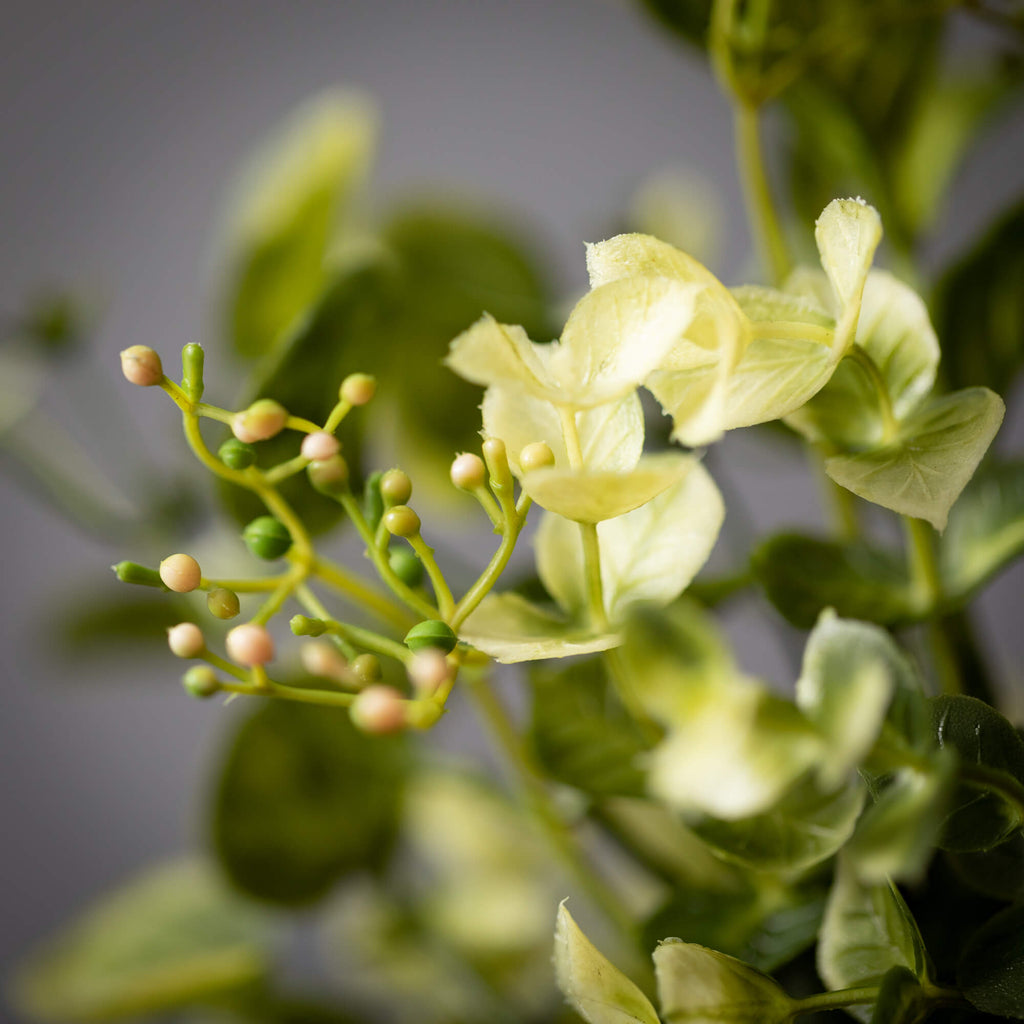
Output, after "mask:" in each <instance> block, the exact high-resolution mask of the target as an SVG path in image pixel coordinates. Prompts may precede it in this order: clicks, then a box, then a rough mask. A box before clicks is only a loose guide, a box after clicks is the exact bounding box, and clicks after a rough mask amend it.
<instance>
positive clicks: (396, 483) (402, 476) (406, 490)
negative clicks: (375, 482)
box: [380, 469, 412, 508]
mask: <svg viewBox="0 0 1024 1024" xmlns="http://www.w3.org/2000/svg"><path fill="white" fill-rule="evenodd" d="M380 495H381V497H382V498H383V499H384V504H385V505H387V506H388V507H389V508H390V507H391V506H392V505H405V504H406V503H407V502H408V501H409V499H410V498H411V497H412V481H411V480H410V479H409V476H408V474H407V473H404V472H403V471H402V470H400V469H389V470H388V471H387V472H386V473H385V474H384V475H383V476H382V477H381V478H380Z"/></svg>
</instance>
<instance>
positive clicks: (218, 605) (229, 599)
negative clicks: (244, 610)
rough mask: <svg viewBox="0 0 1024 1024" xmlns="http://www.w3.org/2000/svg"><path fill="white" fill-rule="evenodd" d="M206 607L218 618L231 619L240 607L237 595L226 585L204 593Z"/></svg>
mask: <svg viewBox="0 0 1024 1024" xmlns="http://www.w3.org/2000/svg"><path fill="white" fill-rule="evenodd" d="M206 607H207V608H208V609H209V611H210V614H211V615H213V616H215V617H216V618H218V619H233V618H234V617H235V616H236V615H237V614H238V612H239V610H240V609H241V605H240V604H239V601H238V595H237V594H236V593H235V592H234V591H233V590H228V589H227V587H216V588H215V589H213V590H211V591H210V592H209V593H208V594H207V595H206Z"/></svg>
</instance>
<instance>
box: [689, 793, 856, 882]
mask: <svg viewBox="0 0 1024 1024" xmlns="http://www.w3.org/2000/svg"><path fill="white" fill-rule="evenodd" d="M863 806H864V786H863V784H861V783H860V782H854V783H851V784H850V785H848V786H847V787H846V788H844V789H840V790H839V791H838V792H836V793H822V792H821V790H820V789H819V788H818V787H817V786H816V785H815V784H814V783H813V781H811V780H806V781H803V782H801V783H799V784H798V785H797V786H796V787H794V789H793V790H791V791H790V792H789V793H787V794H786V796H785V797H784V798H783V799H782V800H780V801H779V802H778V803H777V804H776V805H775V806H774V807H773V808H772V809H771V810H769V811H766V812H765V813H764V814H758V815H755V816H754V817H752V818H745V819H742V820H740V821H723V820H721V819H718V818H702V819H700V820H699V821H695V822H693V824H692V827H693V830H694V831H695V832H696V833H697V835H699V836H700V837H701V839H703V840H704V842H706V843H707V844H708V845H709V846H711V847H713V848H714V849H715V850H717V851H718V853H719V854H720V855H721V856H722V857H725V858H727V859H728V860H731V861H734V862H736V863H739V864H743V865H747V866H749V867H752V868H756V869H759V870H763V871H792V872H798V871H803V870H805V869H807V868H810V867H812V866H813V865H815V864H819V863H821V861H823V860H826V859H827V858H829V857H831V856H832V855H833V854H834V853H836V851H837V850H839V849H840V847H842V846H843V844H844V843H845V842H846V841H847V840H848V839H849V838H850V836H851V835H852V834H853V830H854V826H855V824H856V821H857V817H858V815H859V814H860V812H861V808H862V807H863Z"/></svg>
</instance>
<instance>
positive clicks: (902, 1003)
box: [871, 966, 928, 1024]
mask: <svg viewBox="0 0 1024 1024" xmlns="http://www.w3.org/2000/svg"><path fill="white" fill-rule="evenodd" d="M927 1005H928V1000H927V998H926V997H925V994H924V990H923V989H922V988H921V982H920V981H918V979H917V978H916V977H915V976H914V972H913V971H911V970H909V969H908V968H906V967H902V966H896V967H891V968H890V969H889V970H888V971H886V973H885V975H884V977H883V978H882V984H881V986H880V988H879V992H878V999H877V1001H876V1002H875V1010H874V1013H872V1015H871V1024H917V1022H918V1021H920V1020H923V1019H924V1015H925V1013H926V1012H927Z"/></svg>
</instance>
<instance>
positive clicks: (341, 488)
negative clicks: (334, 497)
mask: <svg viewBox="0 0 1024 1024" xmlns="http://www.w3.org/2000/svg"><path fill="white" fill-rule="evenodd" d="M306 475H307V476H308V477H309V482H310V483H311V484H312V485H313V487H314V488H316V490H318V491H320V493H321V494H343V493H344V492H345V491H347V490H348V463H347V462H346V461H345V460H344V459H343V458H342V457H341V456H340V455H332V456H331V457H330V458H327V459H324V460H322V461H320V462H311V463H310V464H309V466H308V467H307V469H306Z"/></svg>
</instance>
